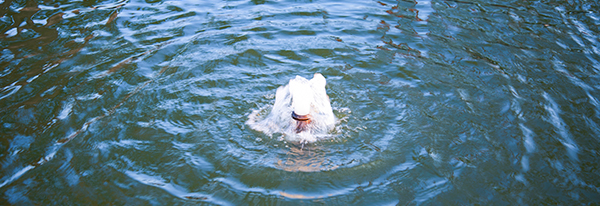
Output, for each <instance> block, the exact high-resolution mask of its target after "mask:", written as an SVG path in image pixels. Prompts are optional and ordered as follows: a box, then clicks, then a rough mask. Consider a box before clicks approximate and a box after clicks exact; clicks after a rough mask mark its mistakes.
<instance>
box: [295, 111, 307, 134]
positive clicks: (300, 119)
mask: <svg viewBox="0 0 600 206" xmlns="http://www.w3.org/2000/svg"><path fill="white" fill-rule="evenodd" d="M310 118H311V116H310V114H307V115H298V114H296V112H292V119H294V120H296V133H300V132H302V131H304V130H306V128H308V124H310V121H311V120H310Z"/></svg>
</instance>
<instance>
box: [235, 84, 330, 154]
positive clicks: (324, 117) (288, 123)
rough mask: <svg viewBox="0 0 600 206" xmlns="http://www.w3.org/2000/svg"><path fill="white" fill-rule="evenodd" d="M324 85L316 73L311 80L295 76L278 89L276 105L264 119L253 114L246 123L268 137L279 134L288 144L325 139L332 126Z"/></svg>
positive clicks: (256, 112) (255, 113)
mask: <svg viewBox="0 0 600 206" xmlns="http://www.w3.org/2000/svg"><path fill="white" fill-rule="evenodd" d="M326 84H327V82H326V80H325V77H324V76H323V75H321V74H319V73H316V74H315V75H314V76H313V78H312V79H311V80H308V79H306V78H304V77H301V76H296V77H295V78H294V79H291V80H290V81H289V83H288V84H287V85H284V86H281V87H279V88H278V89H277V92H276V94H275V104H273V107H272V109H271V112H270V113H269V114H268V115H267V116H266V117H265V118H263V119H261V118H259V115H258V113H259V112H260V111H255V112H253V113H252V114H250V115H249V120H248V122H246V123H247V124H248V125H250V127H251V128H252V129H254V130H257V131H261V132H264V133H266V134H268V135H272V134H273V133H282V134H284V136H285V137H284V138H286V139H287V140H289V141H299V142H301V143H307V142H314V141H317V140H318V139H320V138H324V137H326V136H328V135H327V133H328V132H329V131H330V130H331V129H333V127H334V125H335V117H334V115H333V111H332V108H331V104H330V101H329V96H328V95H327V92H326V90H325V86H326Z"/></svg>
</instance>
